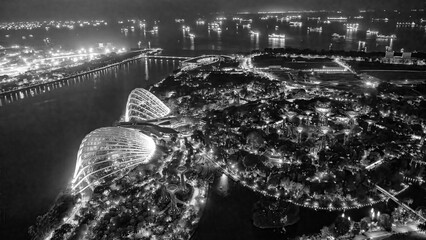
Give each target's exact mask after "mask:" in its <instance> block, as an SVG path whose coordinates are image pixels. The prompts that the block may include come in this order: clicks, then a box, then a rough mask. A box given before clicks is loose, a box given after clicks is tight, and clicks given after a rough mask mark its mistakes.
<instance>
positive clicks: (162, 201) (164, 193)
mask: <svg viewBox="0 0 426 240" xmlns="http://www.w3.org/2000/svg"><path fill="white" fill-rule="evenodd" d="M157 183H158V184H160V186H161V187H160V189H161V195H160V199H159V203H160V204H166V203H168V202H169V201H170V196H169V194H168V192H167V189H166V185H165V183H166V179H165V178H160V179H158V180H157Z"/></svg>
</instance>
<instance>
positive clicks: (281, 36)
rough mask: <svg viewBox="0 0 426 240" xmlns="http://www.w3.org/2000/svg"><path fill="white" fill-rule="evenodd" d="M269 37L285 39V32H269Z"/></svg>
mask: <svg viewBox="0 0 426 240" xmlns="http://www.w3.org/2000/svg"><path fill="white" fill-rule="evenodd" d="M268 37H269V38H271V39H285V34H276V33H272V34H269V35H268Z"/></svg>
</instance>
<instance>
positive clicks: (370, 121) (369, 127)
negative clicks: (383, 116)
mask: <svg viewBox="0 0 426 240" xmlns="http://www.w3.org/2000/svg"><path fill="white" fill-rule="evenodd" d="M365 122H366V123H367V124H368V125H367V132H369V131H371V125H372V124H373V123H374V121H373V120H371V119H367V120H365Z"/></svg>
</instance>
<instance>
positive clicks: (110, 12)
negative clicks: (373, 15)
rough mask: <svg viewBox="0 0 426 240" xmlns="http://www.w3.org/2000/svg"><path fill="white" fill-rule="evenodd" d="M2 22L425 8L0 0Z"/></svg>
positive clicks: (333, 2)
mask: <svg viewBox="0 0 426 240" xmlns="http://www.w3.org/2000/svg"><path fill="white" fill-rule="evenodd" d="M1 6H2V7H1V9H0V13H1V14H0V19H2V20H46V19H51V18H58V19H75V18H96V17H98V18H99V17H104V18H111V17H112V18H120V17H124V16H126V17H134V16H140V15H144V17H145V18H162V17H165V16H197V15H199V14H207V13H213V12H222V11H223V12H245V11H250V12H258V11H285V10H336V11H337V10H349V11H356V10H359V9H388V10H393V9H399V10H406V9H412V8H421V7H424V6H425V2H424V1H423V0H405V1H402V0H387V1H371V0H353V1H349V0H343V1H342V0H286V1H282V0H264V1H257V0H232V1H227V0H217V1H211V0H197V1H193V0H91V1H85V0H34V1H32V0H14V1H8V0H2V1H1Z"/></svg>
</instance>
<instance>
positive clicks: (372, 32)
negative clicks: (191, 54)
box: [367, 29, 379, 35]
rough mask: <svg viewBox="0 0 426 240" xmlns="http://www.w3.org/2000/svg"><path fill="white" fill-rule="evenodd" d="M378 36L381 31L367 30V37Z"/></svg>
mask: <svg viewBox="0 0 426 240" xmlns="http://www.w3.org/2000/svg"><path fill="white" fill-rule="evenodd" d="M378 34H379V31H373V30H370V29H368V30H367V35H378Z"/></svg>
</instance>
